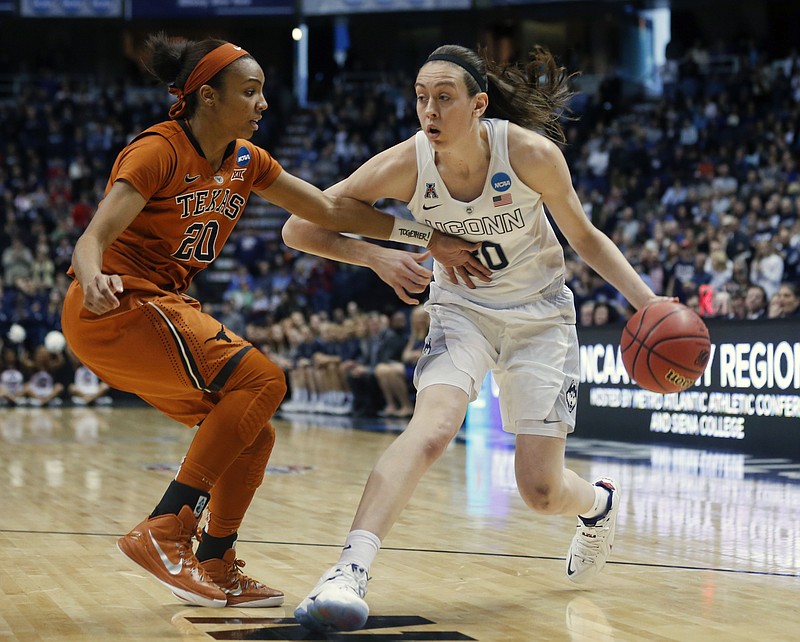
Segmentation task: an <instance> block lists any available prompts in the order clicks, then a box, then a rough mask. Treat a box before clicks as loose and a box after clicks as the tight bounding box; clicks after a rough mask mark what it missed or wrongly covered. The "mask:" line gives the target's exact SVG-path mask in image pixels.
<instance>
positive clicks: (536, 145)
mask: <svg viewBox="0 0 800 642" xmlns="http://www.w3.org/2000/svg"><path fill="white" fill-rule="evenodd" d="M508 155H509V159H510V160H511V164H512V165H514V164H516V163H518V162H528V163H529V162H531V161H540V162H547V161H548V160H550V161H551V162H552V160H553V159H555V158H558V157H559V156H562V153H561V150H560V149H559V148H558V145H556V144H555V143H554V142H553V141H552V140H550V139H549V138H547V137H546V136H543V135H542V134H540V133H538V132H535V131H533V130H530V129H526V128H524V127H520V126H519V125H515V124H514V123H508Z"/></svg>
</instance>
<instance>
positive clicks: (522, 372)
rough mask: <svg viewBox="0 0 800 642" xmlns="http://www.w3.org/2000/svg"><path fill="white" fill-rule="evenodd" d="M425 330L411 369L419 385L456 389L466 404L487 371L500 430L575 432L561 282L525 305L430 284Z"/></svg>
mask: <svg viewBox="0 0 800 642" xmlns="http://www.w3.org/2000/svg"><path fill="white" fill-rule="evenodd" d="M426 307H427V310H428V312H429V313H430V319H431V324H430V330H429V332H428V337H427V339H426V341H425V348H424V350H423V355H422V357H421V358H420V360H419V362H418V364H417V368H416V370H415V373H414V385H415V386H416V387H417V390H422V389H423V388H426V387H427V386H431V385H434V384H449V385H452V386H456V387H458V388H461V389H462V390H463V391H464V392H466V393H467V394H468V395H469V398H470V401H474V400H475V398H476V397H477V395H478V391H479V390H480V387H481V384H482V383H483V380H484V379H485V377H486V375H487V374H488V372H489V370H492V372H493V374H494V378H495V381H496V382H497V386H498V388H499V389H500V398H499V402H500V411H501V415H502V420H503V430H505V431H506V432H509V433H513V434H532V435H543V436H548V437H562V438H563V437H566V435H567V434H568V433H571V432H572V431H573V430H574V429H575V410H576V406H577V399H578V382H579V380H580V369H579V363H578V335H577V332H576V330H575V304H574V301H573V297H572V292H571V291H570V290H569V288H567V287H566V286H561V285H560V284H559V287H557V288H553V289H551V291H550V292H549V293H547V294H546V295H544V296H542V298H540V299H537V300H535V301H533V302H531V303H527V304H525V305H522V306H518V307H513V308H502V309H492V308H487V307H485V306H482V305H480V304H477V303H474V302H472V301H469V300H467V299H464V298H462V297H460V296H458V295H457V294H454V293H452V292H449V291H446V290H443V289H441V288H439V287H438V286H436V284H435V283H434V284H432V285H431V297H430V300H429V301H428V304H427V306H426Z"/></svg>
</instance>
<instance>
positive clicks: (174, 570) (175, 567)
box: [148, 533, 183, 575]
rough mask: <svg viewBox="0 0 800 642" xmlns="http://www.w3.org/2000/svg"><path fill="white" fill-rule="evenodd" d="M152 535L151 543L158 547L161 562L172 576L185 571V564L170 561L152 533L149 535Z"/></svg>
mask: <svg viewBox="0 0 800 642" xmlns="http://www.w3.org/2000/svg"><path fill="white" fill-rule="evenodd" d="M148 534H149V535H150V541H151V542H153V546H155V547H156V551H158V556H159V557H160V558H161V561H162V562H163V564H164V567H165V568H166V569H167V570H168V571H169V574H170V575H178V574H179V573H180V572H181V570H183V564H176V563H174V562H171V561H170V559H169V558H168V557H167V554H166V553H165V552H164V551H162V550H161V547H160V546H159V545H158V542H157V541H156V540H155V537H153V534H152V533H148Z"/></svg>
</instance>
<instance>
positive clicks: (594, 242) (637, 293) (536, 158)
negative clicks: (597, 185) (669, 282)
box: [512, 132, 659, 309]
mask: <svg viewBox="0 0 800 642" xmlns="http://www.w3.org/2000/svg"><path fill="white" fill-rule="evenodd" d="M527 134H529V135H521V136H519V138H520V139H521V140H518V141H517V143H516V145H515V147H514V148H513V150H512V165H513V166H514V170H515V171H517V172H518V173H519V174H520V178H522V179H523V180H524V181H525V183H526V184H528V185H529V186H530V187H531V188H533V189H535V190H536V191H537V192H539V193H540V194H541V195H542V199H543V200H544V203H545V205H546V206H547V209H548V211H549V212H550V214H551V215H552V217H553V220H554V221H555V222H556V224H557V225H558V227H559V229H560V230H561V231H562V232H563V234H564V236H565V237H566V239H567V241H568V242H569V244H570V246H572V248H573V249H574V250H575V251H576V252H577V253H578V254H579V255H580V257H581V258H582V259H583V260H584V261H585V262H586V264H587V265H589V266H590V267H591V268H592V269H593V270H594V271H595V272H597V273H598V274H599V275H600V276H601V277H603V278H604V279H605V280H606V281H608V282H609V283H610V284H611V285H613V286H614V287H615V288H616V289H617V290H619V291H620V292H621V293H622V295H623V296H624V297H625V298H626V299H627V300H628V301H629V302H630V304H631V305H632V306H634V307H635V308H637V309H638V308H641V307H642V306H644V305H646V304H648V303H650V302H652V301H655V300H657V299H658V298H659V297H657V296H656V294H655V293H654V292H653V291H652V290H651V289H650V287H649V286H648V285H647V284H646V283H645V282H644V281H643V280H642V278H641V277H640V276H639V274H638V273H637V272H636V270H634V269H633V267H632V266H631V264H630V263H628V261H627V259H626V258H625V257H624V256H623V254H622V252H620V250H619V248H618V247H617V246H616V245H615V244H614V243H613V242H612V241H611V239H610V238H608V237H607V236H606V235H605V234H603V232H601V231H600V230H598V229H597V228H596V227H595V226H594V225H593V224H592V222H591V221H590V220H589V219H588V218H587V216H586V213H585V212H584V211H583V207H582V206H581V202H580V199H579V198H578V195H577V194H576V192H575V189H574V188H573V186H572V179H571V176H570V172H569V168H568V167H567V162H566V160H565V159H564V155H563V154H562V153H561V150H560V149H558V147H557V146H556V144H555V143H553V142H552V141H550V140H548V139H546V138H544V137H543V136H539V135H537V134H534V133H532V132H527ZM522 158H526V159H527V163H525V164H524V165H523V163H522V162H514V161H515V159H522ZM517 165H519V166H520V169H519V170H517Z"/></svg>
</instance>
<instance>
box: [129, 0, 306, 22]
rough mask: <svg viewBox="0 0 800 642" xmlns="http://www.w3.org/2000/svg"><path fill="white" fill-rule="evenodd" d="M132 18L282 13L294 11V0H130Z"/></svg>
mask: <svg viewBox="0 0 800 642" xmlns="http://www.w3.org/2000/svg"><path fill="white" fill-rule="evenodd" d="M126 13H127V17H129V18H188V17H197V16H231V17H235V16H278V15H291V14H293V13H294V0H128V8H127V11H126Z"/></svg>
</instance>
